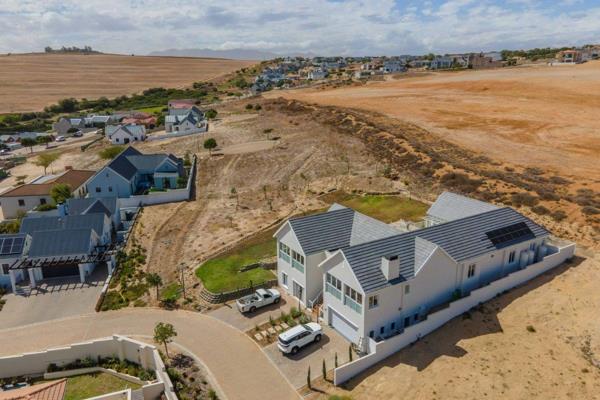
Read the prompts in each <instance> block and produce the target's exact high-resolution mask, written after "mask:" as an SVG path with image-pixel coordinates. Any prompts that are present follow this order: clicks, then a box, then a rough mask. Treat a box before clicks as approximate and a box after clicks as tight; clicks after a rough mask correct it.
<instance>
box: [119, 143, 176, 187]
mask: <svg viewBox="0 0 600 400" xmlns="http://www.w3.org/2000/svg"><path fill="white" fill-rule="evenodd" d="M166 159H169V160H173V161H174V162H175V163H179V159H178V158H177V157H175V156H173V155H172V154H142V153H140V152H139V151H137V150H136V149H134V148H133V147H131V146H129V147H128V148H127V149H125V150H123V152H122V153H121V154H119V155H118V156H117V157H116V158H115V159H114V160H112V161H111V162H110V163H109V164H108V167H109V168H110V169H112V170H113V171H115V172H116V173H117V174H119V175H121V176H122V177H124V178H125V179H127V180H129V181H130V180H131V178H133V177H134V176H135V174H136V173H138V172H140V173H152V172H154V170H155V169H156V168H157V167H158V166H159V165H160V164H162V163H163V161H165V160H166ZM175 160H177V161H175Z"/></svg>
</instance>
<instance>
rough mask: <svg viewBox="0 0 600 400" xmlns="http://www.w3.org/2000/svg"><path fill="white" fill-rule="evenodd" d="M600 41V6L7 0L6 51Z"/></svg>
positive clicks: (369, 50)
mask: <svg viewBox="0 0 600 400" xmlns="http://www.w3.org/2000/svg"><path fill="white" fill-rule="evenodd" d="M599 42H600V0H595V1H590V0H563V1H560V0H557V1H548V0H506V1H494V0H430V1H427V0H426V1H400V0H380V1H359V0H329V1H326V0H304V1H289V0H288V1H282V0H265V1H261V0H252V1H249V0H237V1H235V2H233V1H231V2H230V1H227V0H201V1H198V0H169V1H167V0H77V1H75V0H43V1H40V0H0V52H2V53H6V52H28V51H41V50H42V49H43V48H44V47H45V46H47V45H50V46H54V47H59V46H62V45H66V46H73V45H76V46H83V45H90V46H92V47H94V48H96V49H99V50H102V51H106V52H115V53H136V54H146V53H149V52H151V51H155V50H164V49H170V48H210V49H215V50H219V49H235V48H245V49H258V50H266V51H272V52H276V53H283V54H295V53H309V52H310V53H317V54H324V55H334V54H340V55H379V54H390V55H391V54H421V53H429V52H435V53H451V52H468V51H481V50H486V51H487V50H495V49H498V50H499V49H504V48H511V49H518V48H531V47H545V46H566V45H582V44H586V43H599Z"/></svg>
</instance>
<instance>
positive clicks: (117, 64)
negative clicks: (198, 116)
mask: <svg viewBox="0 0 600 400" xmlns="http://www.w3.org/2000/svg"><path fill="white" fill-rule="evenodd" d="M254 63H255V62H254V61H239V60H225V59H215V58H182V57H144V56H135V57H132V56H125V55H108V54H102V55H71V54H19V55H10V56H7V55H1V56H0V89H1V90H0V113H8V112H23V111H39V110H42V109H43V108H44V107H45V106H47V105H48V104H52V103H55V102H56V101H57V100H60V99H63V98H66V97H75V98H78V99H79V98H88V99H95V98H99V97H102V96H106V97H115V96H119V95H124V94H132V93H137V92H140V91H142V90H144V89H148V88H150V87H175V88H177V87H185V86H189V85H190V84H192V83H193V82H197V81H206V80H210V79H213V78H215V77H218V76H220V75H223V74H226V73H229V72H232V71H235V70H237V69H239V68H242V67H246V66H249V65H253V64H254Z"/></svg>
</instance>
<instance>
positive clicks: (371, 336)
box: [369, 331, 375, 339]
mask: <svg viewBox="0 0 600 400" xmlns="http://www.w3.org/2000/svg"><path fill="white" fill-rule="evenodd" d="M373 336H375V332H374V331H370V332H369V337H370V338H371V339H373Z"/></svg>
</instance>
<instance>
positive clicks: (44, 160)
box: [33, 153, 60, 175]
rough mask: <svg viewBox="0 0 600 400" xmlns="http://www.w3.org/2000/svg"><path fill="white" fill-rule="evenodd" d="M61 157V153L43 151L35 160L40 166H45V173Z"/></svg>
mask: <svg viewBox="0 0 600 400" xmlns="http://www.w3.org/2000/svg"><path fill="white" fill-rule="evenodd" d="M59 158H60V153H42V154H40V155H39V156H37V159H36V160H35V161H34V162H33V163H34V164H35V165H37V166H38V167H42V168H44V175H46V171H47V169H48V167H49V166H50V165H52V163H53V162H54V161H56V160H58V159H59Z"/></svg>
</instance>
